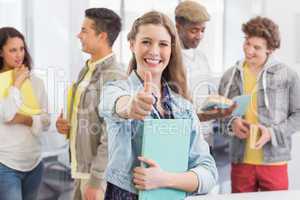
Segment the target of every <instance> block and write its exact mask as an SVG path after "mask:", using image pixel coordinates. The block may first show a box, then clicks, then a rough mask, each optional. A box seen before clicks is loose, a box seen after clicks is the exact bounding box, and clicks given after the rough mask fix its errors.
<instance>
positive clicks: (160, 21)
mask: <svg viewBox="0 0 300 200" xmlns="http://www.w3.org/2000/svg"><path fill="white" fill-rule="evenodd" d="M147 24H154V25H161V26H163V27H165V28H166V30H167V31H168V33H169V34H170V36H171V57H170V61H169V63H168V65H167V67H166V69H165V70H164V71H163V74H162V77H163V79H164V80H166V81H167V82H168V84H169V86H170V88H171V89H172V90H173V91H174V92H176V93H178V94H180V95H181V96H183V97H184V98H186V99H188V100H191V97H190V95H189V92H188V89H187V78H186V70H185V68H184V66H183V63H182V56H181V47H180V42H179V37H178V35H177V31H176V28H175V26H174V24H173V23H172V21H171V20H170V18H169V17H168V16H167V15H165V14H163V13H160V12H157V11H151V12H147V13H145V14H144V15H143V16H141V17H139V18H137V19H136V20H135V21H134V23H133V25H132V28H131V30H130V32H129V33H128V36H127V39H128V41H129V42H132V41H134V40H135V37H136V35H137V34H138V31H139V27H140V26H143V25H147ZM136 68H137V63H136V58H135V56H134V54H133V55H132V58H131V60H130V63H129V67H128V73H131V72H132V71H133V70H136Z"/></svg>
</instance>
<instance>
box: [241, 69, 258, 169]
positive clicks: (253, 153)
mask: <svg viewBox="0 0 300 200" xmlns="http://www.w3.org/2000/svg"><path fill="white" fill-rule="evenodd" d="M243 73H244V74H243V75H244V85H243V87H244V94H245V95H250V96H251V101H250V103H249V105H248V108H247V111H246V114H245V120H246V121H247V122H249V123H251V124H258V114H257V78H256V77H257V76H256V75H255V74H252V72H251V71H250V69H249V67H248V66H247V64H244V72H243ZM259 136H260V135H259ZM259 136H258V137H259ZM249 143H250V140H249V138H247V139H246V147H245V153H244V163H247V164H255V165H259V164H263V149H262V148H261V149H258V150H257V149H252V148H250V144H249Z"/></svg>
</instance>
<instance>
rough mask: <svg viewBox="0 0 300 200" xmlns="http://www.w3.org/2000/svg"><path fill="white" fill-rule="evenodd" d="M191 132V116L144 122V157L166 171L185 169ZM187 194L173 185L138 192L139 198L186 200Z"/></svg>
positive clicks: (141, 199) (148, 199)
mask: <svg viewBox="0 0 300 200" xmlns="http://www.w3.org/2000/svg"><path fill="white" fill-rule="evenodd" d="M190 133H191V120H190V119H147V120H145V121H144V134H143V144H142V156H144V157H145V158H148V159H152V160H154V161H155V162H157V163H158V164H159V165H160V167H161V168H162V169H163V170H166V171H170V172H185V171H187V169H188V157H189V146H190ZM145 167H147V166H145ZM185 197H186V193H185V192H184V191H180V190H175V189H170V188H160V189H154V190H144V191H140V192H139V200H158V199H159V200H170V199H172V200H183V199H185Z"/></svg>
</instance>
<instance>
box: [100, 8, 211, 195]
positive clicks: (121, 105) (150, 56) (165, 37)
mask: <svg viewBox="0 0 300 200" xmlns="http://www.w3.org/2000/svg"><path fill="white" fill-rule="evenodd" d="M128 40H129V43H130V49H131V51H132V54H133V56H132V60H131V62H130V64H129V70H128V72H129V77H128V79H127V80H121V81H116V82H110V83H109V84H107V85H106V86H105V87H104V89H103V96H102V97H103V99H102V100H101V102H100V113H101V114H102V116H103V117H104V119H105V121H106V123H107V131H108V144H109V145H108V146H109V156H110V160H109V162H108V166H107V170H106V180H107V182H108V183H107V190H106V194H105V199H106V200H122V199H132V200H134V199H138V195H137V193H138V190H151V189H157V188H173V189H177V190H181V191H185V192H191V193H207V192H208V191H209V190H210V189H211V188H212V186H214V184H215V182H216V179H217V171H216V166H215V162H214V160H213V158H212V157H211V155H210V153H209V149H208V145H207V143H206V142H205V141H204V139H203V137H202V136H201V135H200V133H199V129H198V128H199V127H198V125H199V120H198V117H197V115H196V113H195V112H194V110H193V108H192V104H191V102H190V101H189V99H190V95H189V93H188V91H187V84H186V81H187V80H186V75H185V70H184V66H183V64H182V59H181V49H180V44H179V38H178V35H177V33H176V28H175V26H174V24H173V23H172V21H171V20H170V19H169V18H168V17H167V16H166V15H164V14H163V13H160V12H156V11H152V12H148V13H145V14H144V15H143V16H141V17H140V18H138V19H137V20H135V22H134V24H133V26H132V29H131V31H130V32H129V34H128ZM154 99H155V102H154ZM146 117H150V118H151V119H157V118H165V119H186V118H187V119H191V121H192V130H191V138H192V139H191V140H190V145H189V147H190V148H189V158H188V163H189V164H188V170H187V171H185V172H178V173H171V172H167V171H165V170H163V169H161V168H160V166H159V165H158V164H157V163H156V161H153V160H150V159H149V158H145V157H139V156H140V152H141V142H140V139H141V137H142V135H143V131H142V130H141V127H142V126H143V124H144V121H143V120H144V119H145V118H146ZM140 162H143V163H145V164H147V165H149V166H150V167H149V168H143V167H139V163H140Z"/></svg>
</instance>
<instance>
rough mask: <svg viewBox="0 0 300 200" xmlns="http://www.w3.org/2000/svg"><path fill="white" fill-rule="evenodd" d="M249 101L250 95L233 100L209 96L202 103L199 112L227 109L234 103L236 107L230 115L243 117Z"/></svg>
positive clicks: (236, 97)
mask: <svg viewBox="0 0 300 200" xmlns="http://www.w3.org/2000/svg"><path fill="white" fill-rule="evenodd" d="M250 100H251V97H250V95H240V96H235V97H234V98H233V99H228V98H226V97H224V96H219V95H211V96H209V97H207V98H206V100H205V101H204V102H203V104H202V108H201V110H202V111H203V112H207V111H210V110H213V109H228V108H229V107H231V106H232V105H233V104H234V103H236V105H237V107H236V108H235V109H234V111H233V112H232V115H234V116H243V115H245V113H246V110H247V107H248V105H249V103H250Z"/></svg>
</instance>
